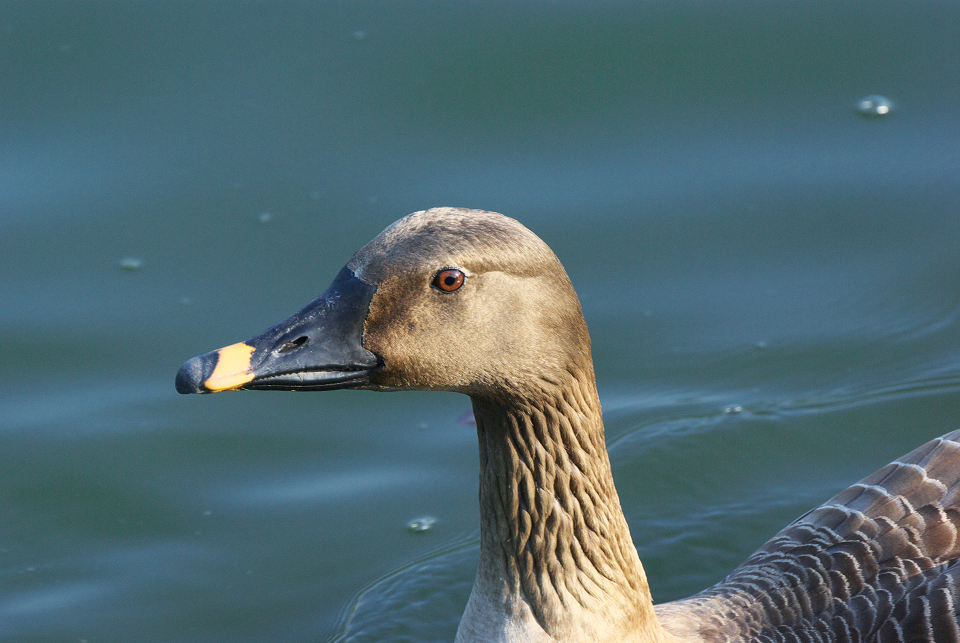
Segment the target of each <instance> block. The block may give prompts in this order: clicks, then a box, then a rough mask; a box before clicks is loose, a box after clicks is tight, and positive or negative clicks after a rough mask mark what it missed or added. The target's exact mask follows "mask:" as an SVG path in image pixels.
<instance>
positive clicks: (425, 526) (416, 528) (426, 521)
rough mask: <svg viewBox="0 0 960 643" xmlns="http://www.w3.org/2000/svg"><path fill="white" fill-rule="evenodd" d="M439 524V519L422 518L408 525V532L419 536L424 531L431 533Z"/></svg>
mask: <svg viewBox="0 0 960 643" xmlns="http://www.w3.org/2000/svg"><path fill="white" fill-rule="evenodd" d="M436 523H437V519H436V518H434V517H433V516H421V517H420V518H414V519H413V520H411V521H410V522H408V523H407V530H408V531H410V532H412V533H415V534H419V533H421V532H424V531H430V529H432V528H433V526H434V525H435V524H436Z"/></svg>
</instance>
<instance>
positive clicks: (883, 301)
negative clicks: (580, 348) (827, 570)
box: [0, 0, 960, 643]
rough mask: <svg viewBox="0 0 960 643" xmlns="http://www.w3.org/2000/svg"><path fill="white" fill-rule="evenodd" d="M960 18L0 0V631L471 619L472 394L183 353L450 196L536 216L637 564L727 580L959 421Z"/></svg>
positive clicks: (423, 632)
mask: <svg viewBox="0 0 960 643" xmlns="http://www.w3.org/2000/svg"><path fill="white" fill-rule="evenodd" d="M957 34H960V7H958V6H957V5H955V4H954V3H947V2H933V1H931V2H915V3H909V4H905V3H900V2H887V1H886V0H877V1H871V2H859V1H849V2H845V3H843V4H840V5H837V4H836V3H828V2H816V1H810V2H802V3H799V2H764V3H760V2H756V3H755V2H736V1H734V2H709V1H703V2H698V1H694V0H684V1H682V2H655V1H650V2H638V3H619V2H601V3H576V2H557V3H525V2H501V3H492V4H491V3H477V4H466V3H419V2H389V3H374V2H327V3H302V2H287V3H266V2H264V3H258V2H231V3H226V2H165V3H113V2H85V3H72V2H53V1H45V2H26V1H24V2H9V3H6V4H4V5H3V6H2V7H0V89H2V91H0V126H2V127H0V132H2V135H0V301H2V302H3V305H2V306H0V383H2V387H0V444H2V448H0V642H3V643H7V642H10V643H12V642H14V641H16V642H25V641H30V642H37V643H39V642H43V641H51V642H52V641H58V642H61V641H89V642H91V643H93V642H95V641H97V642H99V641H104V642H106V641H125V642H136V641H144V642H147V641H149V642H156V641H177V642H178V643H180V642H184V643H186V642H197V643H213V642H218V641H223V642H226V641H230V642H231V643H236V642H239V641H243V642H251V643H253V642H258V641H263V642H266V641H270V642H271V643H276V642H278V641H281V642H282V641H291V642H293V641H296V642H304V641H320V640H327V639H329V638H333V637H340V638H342V640H345V641H412V642H418V643H422V642H427V641H442V640H451V639H452V636H453V632H454V630H455V628H456V623H457V620H458V618H459V615H460V613H461V611H462V609H463V605H464V603H465V600H466V596H467V594H468V592H469V588H470V584H471V583H472V580H473V573H474V567H475V564H476V556H477V546H476V543H477V526H478V518H477V507H476V484H477V482H476V479H477V455H476V442H475V440H476V438H475V435H474V431H473V427H472V426H471V425H470V422H469V417H465V414H466V413H467V412H468V411H469V402H468V400H466V398H463V397H461V396H457V395H453V394H428V393H408V394H401V395H380V394H373V393H366V392H349V391H347V392H332V393H327V394H307V395H294V394H285V393H268V392H264V393H239V394H224V395H215V396H202V397H201V396H190V397H185V396H178V395H177V394H176V393H175V392H174V389H173V378H174V375H175V374H176V371H177V368H179V366H180V364H181V363H182V362H183V361H184V360H186V359H187V358H189V357H192V356H193V355H196V354H199V353H202V352H206V351H208V350H211V349H214V348H217V347H220V346H223V345H226V344H230V343H233V342H236V341H240V340H243V339H246V338H248V337H250V336H253V335H255V334H257V333H259V332H260V331H261V330H263V329H264V328H266V327H267V326H270V325H272V324H273V323H275V322H277V321H279V320H281V319H283V318H285V317H286V316H288V315H289V314H290V313H292V312H294V311H295V310H297V309H299V308H300V307H301V306H302V305H303V304H305V303H306V302H308V301H310V300H311V299H313V298H314V297H315V296H316V295H317V294H319V293H320V292H321V291H322V290H323V289H324V288H325V287H326V285H327V284H328V283H329V281H330V280H332V278H333V276H334V275H335V274H336V272H337V271H338V270H339V269H340V267H341V266H342V265H343V264H344V263H346V261H348V260H349V258H350V256H351V255H352V253H353V252H354V251H355V250H356V249H357V248H358V247H360V245H362V244H363V243H365V242H366V241H367V240H368V239H369V238H371V237H372V236H373V235H375V234H376V233H377V232H379V231H380V230H381V229H382V228H383V227H384V226H385V225H387V224H389V223H390V222H392V221H393V220H395V219H397V218H399V217H400V216H402V215H404V214H406V213H408V212H411V211H414V210H419V209H423V208H426V207H431V206H435V205H460V206H466V207H478V208H485V209H491V210H496V211H500V212H504V213H505V214H508V215H510V216H513V217H515V218H517V219H519V220H520V221H522V222H523V223H525V224H526V225H527V226H528V227H530V228H531V229H533V230H534V231H535V232H537V233H538V234H539V235H540V236H541V237H542V238H543V239H544V240H545V241H547V243H549V244H550V245H551V246H552V247H553V248H554V249H555V250H556V252H557V254H558V255H559V257H560V258H561V260H562V261H563V262H564V265H565V266H566V267H567V270H568V272H569V274H570V276H571V278H572V280H573V282H574V284H575V286H576V287H577V290H578V292H579V294H580V297H581V301H582V304H583V309H584V313H585V315H586V317H587V320H588V323H589V325H590V329H591V333H592V337H593V349H594V357H595V360H596V366H597V374H598V380H599V390H600V396H601V400H602V402H603V405H604V410H605V420H606V425H607V438H608V446H609V450H610V454H611V459H612V462H613V467H614V475H615V477H616V480H617V483H618V489H619V493H620V497H621V500H622V501H623V504H624V509H625V511H626V514H627V518H628V520H629V522H630V526H631V530H632V532H633V534H634V538H635V540H636V544H637V547H638V549H639V551H640V554H641V558H642V559H643V560H644V562H645V565H646V568H647V572H648V575H649V576H650V582H651V585H652V587H653V591H654V596H655V598H656V599H657V600H658V601H665V600H671V599H675V598H680V597H683V596H686V595H689V594H690V593H692V592H695V591H697V590H699V589H702V588H703V587H705V586H707V585H709V584H711V583H713V582H716V581H717V580H719V579H720V578H722V577H723V576H724V575H725V574H726V573H727V572H729V571H730V570H731V569H732V568H733V567H734V566H736V565H737V564H738V563H739V562H740V561H742V560H743V559H744V558H745V557H746V556H747V555H748V554H749V553H750V552H751V551H752V550H753V549H755V548H756V547H757V546H759V545H760V544H762V543H763V542H764V541H765V540H766V539H767V538H769V537H770V536H772V535H773V534H774V533H775V532H776V531H777V530H779V529H780V528H781V527H783V526H784V525H786V524H787V523H788V522H789V521H790V520H792V519H793V518H795V517H797V516H799V515H800V514H802V513H803V512H805V511H807V510H808V509H809V508H811V507H812V506H815V505H816V504H818V503H820V502H822V501H824V500H826V499H827V498H828V497H830V496H831V495H832V494H834V493H835V492H837V491H838V490H840V489H842V488H843V487H845V486H846V485H848V484H850V483H852V482H854V481H855V480H857V479H858V478H860V477H862V476H864V475H866V474H868V473H869V472H871V471H872V470H874V469H876V468H878V467H879V466H881V465H882V464H884V463H886V462H888V461H889V460H891V459H893V458H895V457H897V456H899V455H901V454H902V453H905V452H906V451H908V450H910V449H912V448H914V447H916V446H918V445H920V444H921V443H923V442H924V441H926V440H928V439H930V438H932V437H934V436H937V435H939V434H942V433H945V432H947V431H950V430H952V429H955V428H957V426H958V422H960V319H958V316H960V279H958V277H960V221H958V211H960V190H958V185H960V182H958V179H960V151H958V150H960V128H958V124H960V116H958V112H957V109H956V105H957V104H960V85H958V84H957V83H956V78H957V77H958V75H960V68H958V61H960V38H958V36H957ZM877 94H879V95H882V96H885V97H887V98H888V99H890V100H891V101H892V102H893V105H894V109H893V111H892V112H891V113H889V114H888V115H886V116H883V117H879V118H865V117H864V116H862V115H861V114H859V113H858V110H857V106H858V101H859V100H860V99H862V98H864V97H866V96H871V95H877ZM123 266H126V268H124V267H123ZM423 517H433V518H435V519H436V522H435V523H434V524H433V526H432V527H431V528H430V529H429V530H426V531H420V532H413V531H411V530H409V529H408V527H407V525H408V523H409V522H410V521H412V520H416V519H419V518H423Z"/></svg>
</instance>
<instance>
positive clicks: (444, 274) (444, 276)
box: [430, 268, 463, 292]
mask: <svg viewBox="0 0 960 643" xmlns="http://www.w3.org/2000/svg"><path fill="white" fill-rule="evenodd" d="M430 285H431V286H433V287H434V288H436V289H437V290H439V291H442V292H453V291H454V290H459V289H460V286H462V285H463V273H462V272H460V271H459V270H457V269H456V268H446V269H444V270H441V271H440V272H438V273H437V274H436V276H435V277H434V278H433V283H431V284H430Z"/></svg>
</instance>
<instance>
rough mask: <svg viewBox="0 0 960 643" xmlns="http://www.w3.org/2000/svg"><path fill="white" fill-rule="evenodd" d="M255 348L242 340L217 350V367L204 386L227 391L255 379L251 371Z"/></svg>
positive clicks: (212, 389)
mask: <svg viewBox="0 0 960 643" xmlns="http://www.w3.org/2000/svg"><path fill="white" fill-rule="evenodd" d="M253 351H254V348H253V346H250V345H249V344H246V343H244V342H240V343H239V344H232V345H230V346H225V347H224V348H221V349H220V350H218V351H217V367H216V368H215V369H213V373H211V375H210V377H209V378H207V381H206V382H204V383H203V386H204V387H206V388H207V389H209V390H211V391H226V390H228V389H232V388H237V387H238V386H242V385H244V384H246V383H247V382H249V381H250V380H252V379H253V373H251V372H250V356H251V355H253Z"/></svg>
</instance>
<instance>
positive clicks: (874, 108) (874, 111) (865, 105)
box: [857, 95, 893, 118]
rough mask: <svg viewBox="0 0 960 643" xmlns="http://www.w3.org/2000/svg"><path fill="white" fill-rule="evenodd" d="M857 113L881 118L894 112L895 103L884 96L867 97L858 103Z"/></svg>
mask: <svg viewBox="0 0 960 643" xmlns="http://www.w3.org/2000/svg"><path fill="white" fill-rule="evenodd" d="M857 111H858V112H860V115H861V116H867V117H869V118H879V117H880V116H886V115H887V114H889V113H890V112H892V111H893V101H892V100H890V99H889V98H885V97H883V96H876V95H875V96H867V97H866V98H861V99H860V100H859V101H858V102H857Z"/></svg>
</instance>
